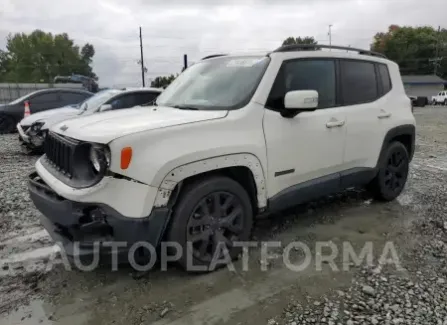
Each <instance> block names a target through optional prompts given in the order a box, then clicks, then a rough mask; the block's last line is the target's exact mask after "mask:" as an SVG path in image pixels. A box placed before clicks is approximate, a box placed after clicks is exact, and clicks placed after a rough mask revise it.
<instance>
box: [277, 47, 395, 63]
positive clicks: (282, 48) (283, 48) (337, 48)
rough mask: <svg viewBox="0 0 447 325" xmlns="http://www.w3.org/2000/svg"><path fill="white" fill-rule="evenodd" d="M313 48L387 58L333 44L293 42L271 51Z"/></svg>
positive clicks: (375, 53) (371, 52) (382, 55)
mask: <svg viewBox="0 0 447 325" xmlns="http://www.w3.org/2000/svg"><path fill="white" fill-rule="evenodd" d="M315 49H334V50H346V51H353V52H357V53H358V54H362V55H371V56H377V57H380V58H385V59H386V58H387V57H386V56H385V55H384V54H382V53H378V52H373V51H368V50H362V49H357V48H354V47H349V46H334V45H320V44H294V45H285V46H281V47H279V48H277V49H276V50H274V51H273V52H293V51H303V50H304V51H305V50H315Z"/></svg>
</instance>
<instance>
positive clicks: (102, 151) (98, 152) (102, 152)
mask: <svg viewBox="0 0 447 325" xmlns="http://www.w3.org/2000/svg"><path fill="white" fill-rule="evenodd" d="M89 159H90V163H91V165H92V167H93V170H94V171H95V173H102V172H105V171H106V170H107V169H108V168H109V167H110V163H111V155H110V150H109V148H108V147H107V146H104V145H98V144H92V145H91V146H90V151H89Z"/></svg>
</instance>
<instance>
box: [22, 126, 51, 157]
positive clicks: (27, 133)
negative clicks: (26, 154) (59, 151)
mask: <svg viewBox="0 0 447 325" xmlns="http://www.w3.org/2000/svg"><path fill="white" fill-rule="evenodd" d="M17 131H18V133H19V141H20V143H21V145H22V146H24V147H26V148H27V149H28V150H32V151H39V152H42V151H43V148H44V146H43V145H44V143H45V137H46V134H47V130H38V131H34V130H32V128H31V127H23V126H22V125H20V123H19V124H17Z"/></svg>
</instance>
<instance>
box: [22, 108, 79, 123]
mask: <svg viewBox="0 0 447 325" xmlns="http://www.w3.org/2000/svg"><path fill="white" fill-rule="evenodd" d="M79 113H80V111H79V109H77V108H73V107H71V106H65V107H62V108H55V109H49V110H47V111H43V112H39V113H34V114H31V115H30V116H27V117H25V118H24V119H22V120H21V121H20V125H22V126H31V124H33V123H34V122H36V121H40V120H42V122H46V120H47V119H50V118H54V117H65V118H70V117H71V116H74V115H77V114H79ZM65 118H64V119H65Z"/></svg>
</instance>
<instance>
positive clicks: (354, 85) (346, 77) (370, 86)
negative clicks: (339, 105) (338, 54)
mask: <svg viewBox="0 0 447 325" xmlns="http://www.w3.org/2000/svg"><path fill="white" fill-rule="evenodd" d="M340 68H341V88H342V98H343V105H355V104H363V103H369V102H372V101H374V100H376V99H377V98H378V97H379V96H378V90H377V80H376V72H375V69H374V63H371V62H364V61H355V60H341V61H340Z"/></svg>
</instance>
